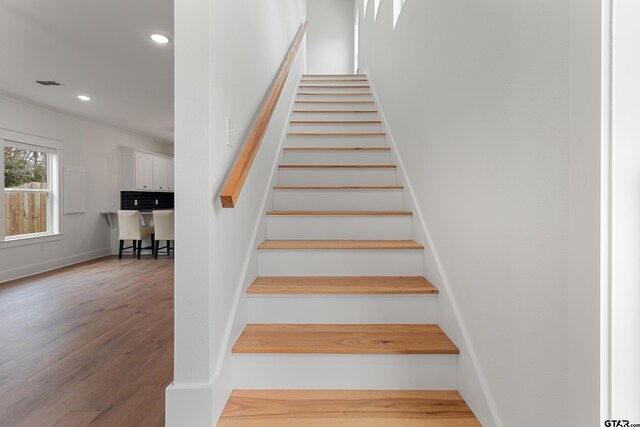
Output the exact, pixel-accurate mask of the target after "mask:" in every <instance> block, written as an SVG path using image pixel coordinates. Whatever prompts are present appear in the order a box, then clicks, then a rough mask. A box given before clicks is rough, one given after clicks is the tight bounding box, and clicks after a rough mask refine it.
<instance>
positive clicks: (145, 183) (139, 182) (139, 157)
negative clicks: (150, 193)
mask: <svg viewBox="0 0 640 427" xmlns="http://www.w3.org/2000/svg"><path fill="white" fill-rule="evenodd" d="M134 156H135V165H136V171H135V177H136V179H135V185H134V188H135V189H136V190H151V189H152V188H153V162H154V158H153V156H152V155H150V154H147V153H140V152H135V153H134Z"/></svg>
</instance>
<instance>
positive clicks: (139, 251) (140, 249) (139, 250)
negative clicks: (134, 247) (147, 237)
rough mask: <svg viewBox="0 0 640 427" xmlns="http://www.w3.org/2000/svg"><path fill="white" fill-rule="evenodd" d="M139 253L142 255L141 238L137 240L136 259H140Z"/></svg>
mask: <svg viewBox="0 0 640 427" xmlns="http://www.w3.org/2000/svg"><path fill="white" fill-rule="evenodd" d="M140 255H142V240H138V259H140Z"/></svg>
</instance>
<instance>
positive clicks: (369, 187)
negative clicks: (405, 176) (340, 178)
mask: <svg viewBox="0 0 640 427" xmlns="http://www.w3.org/2000/svg"><path fill="white" fill-rule="evenodd" d="M403 188H404V187H403V186H401V185H274V186H273V189H274V190H402V189H403Z"/></svg>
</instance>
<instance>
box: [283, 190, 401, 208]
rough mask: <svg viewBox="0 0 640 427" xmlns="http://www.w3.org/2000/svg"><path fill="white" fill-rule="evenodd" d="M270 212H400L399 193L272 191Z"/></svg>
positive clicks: (384, 191) (387, 191)
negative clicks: (272, 210)
mask: <svg viewBox="0 0 640 427" xmlns="http://www.w3.org/2000/svg"><path fill="white" fill-rule="evenodd" d="M273 208H274V209H275V210H278V211H289V210H309V211H313V210H347V211H357V210H362V211H374V210H377V211H400V210H402V208H403V191H402V189H397V190H396V189H394V190H277V189H276V190H274V192H273Z"/></svg>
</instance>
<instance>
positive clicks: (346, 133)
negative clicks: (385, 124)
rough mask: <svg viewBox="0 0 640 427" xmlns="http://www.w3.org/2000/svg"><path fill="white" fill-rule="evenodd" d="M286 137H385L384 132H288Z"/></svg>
mask: <svg viewBox="0 0 640 427" xmlns="http://www.w3.org/2000/svg"><path fill="white" fill-rule="evenodd" d="M287 135H288V136H385V135H386V133H384V132H289V133H288V134H287Z"/></svg>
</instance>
